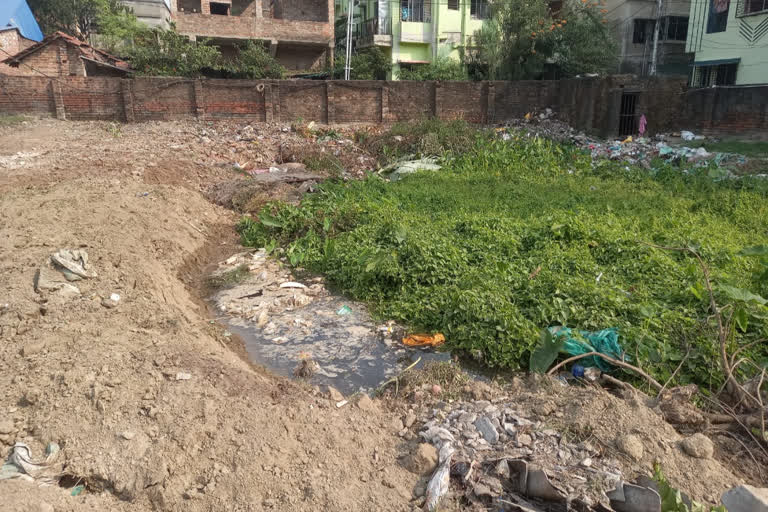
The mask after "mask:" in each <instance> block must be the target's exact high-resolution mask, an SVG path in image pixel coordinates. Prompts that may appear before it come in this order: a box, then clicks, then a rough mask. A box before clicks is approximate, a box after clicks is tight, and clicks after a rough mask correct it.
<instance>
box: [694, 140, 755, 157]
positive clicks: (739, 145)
mask: <svg viewBox="0 0 768 512" xmlns="http://www.w3.org/2000/svg"><path fill="white" fill-rule="evenodd" d="M684 145H686V146H689V147H694V148H698V147H703V148H704V149H706V150H707V151H709V152H719V153H737V154H740V155H744V156H748V157H752V158H768V142H747V141H738V140H723V141H720V142H711V141H707V140H703V141H692V142H686V143H684Z"/></svg>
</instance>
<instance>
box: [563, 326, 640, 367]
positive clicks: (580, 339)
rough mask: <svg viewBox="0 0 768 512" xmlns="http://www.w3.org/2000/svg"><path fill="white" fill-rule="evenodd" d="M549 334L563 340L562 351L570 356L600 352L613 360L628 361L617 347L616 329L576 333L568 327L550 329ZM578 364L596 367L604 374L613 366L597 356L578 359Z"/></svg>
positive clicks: (618, 346)
mask: <svg viewBox="0 0 768 512" xmlns="http://www.w3.org/2000/svg"><path fill="white" fill-rule="evenodd" d="M549 332H550V333H552V336H553V337H554V338H557V339H561V338H564V341H565V343H564V345H563V351H565V352H567V353H568V354H570V355H572V356H578V355H581V354H587V353H589V352H600V353H601V354H605V355H607V356H608V357H611V358H613V359H618V360H620V361H621V360H628V358H627V357H625V356H624V352H623V350H622V349H621V346H620V345H619V332H618V329H617V328H616V327H611V328H609V329H603V330H602V331H576V330H572V329H570V328H568V327H550V328H549ZM578 364H580V365H582V366H585V367H591V366H596V367H597V368H599V369H600V370H601V371H604V372H610V371H611V370H613V368H614V367H613V365H611V364H610V363H608V362H607V361H606V360H605V359H603V358H601V357H598V356H590V357H585V358H584V359H580V360H579V362H578Z"/></svg>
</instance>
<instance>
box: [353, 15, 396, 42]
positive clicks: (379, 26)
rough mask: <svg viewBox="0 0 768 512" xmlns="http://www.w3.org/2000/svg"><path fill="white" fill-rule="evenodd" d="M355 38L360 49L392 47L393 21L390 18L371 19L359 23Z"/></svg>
mask: <svg viewBox="0 0 768 512" xmlns="http://www.w3.org/2000/svg"><path fill="white" fill-rule="evenodd" d="M354 37H355V44H356V45H357V47H358V48H367V47H369V46H392V21H391V20H390V18H371V19H369V20H366V21H364V22H362V23H358V24H357V25H355V31H354Z"/></svg>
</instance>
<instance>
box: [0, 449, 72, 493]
mask: <svg viewBox="0 0 768 512" xmlns="http://www.w3.org/2000/svg"><path fill="white" fill-rule="evenodd" d="M58 453H59V445H57V444H56V443H49V444H48V446H47V447H46V449H45V459H44V460H42V461H34V460H33V459H32V454H31V452H30V450H29V446H27V445H26V444H24V443H21V442H17V443H16V444H15V445H14V446H13V449H11V453H10V454H9V455H8V459H6V461H5V463H4V464H3V466H2V468H0V480H6V479H11V478H21V479H24V480H29V481H37V482H38V483H40V485H50V484H53V483H55V482H56V480H57V477H58V473H59V471H58V470H59V469H60V468H52V469H51V470H50V471H45V470H47V469H49V468H51V465H52V464H53V463H54V462H55V460H56V456H57V455H58Z"/></svg>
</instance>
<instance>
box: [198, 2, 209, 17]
mask: <svg viewBox="0 0 768 512" xmlns="http://www.w3.org/2000/svg"><path fill="white" fill-rule="evenodd" d="M200 12H201V13H203V14H211V0H200Z"/></svg>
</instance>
